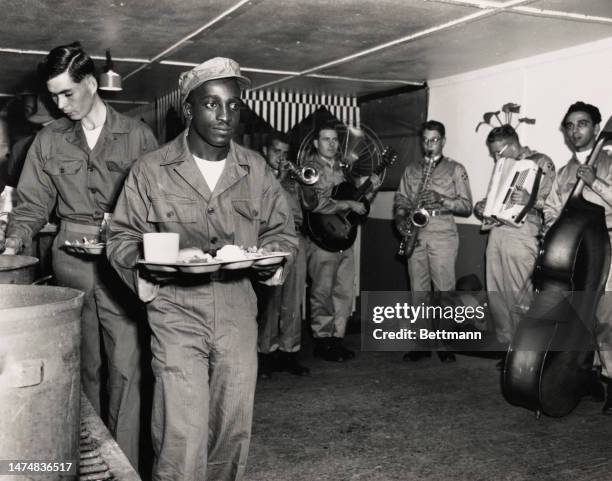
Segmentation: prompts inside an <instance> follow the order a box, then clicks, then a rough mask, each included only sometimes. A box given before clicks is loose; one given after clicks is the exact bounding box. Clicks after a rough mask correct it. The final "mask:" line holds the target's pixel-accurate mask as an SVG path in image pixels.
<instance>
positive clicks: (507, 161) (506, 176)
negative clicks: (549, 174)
mask: <svg viewBox="0 0 612 481" xmlns="http://www.w3.org/2000/svg"><path fill="white" fill-rule="evenodd" d="M541 177H542V169H540V168H539V167H538V165H537V164H536V163H535V162H534V161H533V160H527V159H526V160H516V159H511V158H507V157H502V158H500V159H498V160H497V162H495V167H494V168H493V174H492V175H491V180H490V181H489V188H488V190H487V200H486V203H485V208H484V211H483V221H482V230H489V229H491V228H492V227H494V226H495V225H500V224H505V225H509V226H512V227H520V226H521V225H522V224H523V223H524V222H525V219H526V217H527V214H528V212H529V211H530V210H531V208H532V207H533V206H534V204H535V201H536V198H537V195H538V188H539V186H540V179H541ZM518 189H524V190H526V191H527V192H529V200H528V201H527V204H526V205H522V204H515V203H513V202H512V200H511V198H512V193H513V192H514V191H516V190H518Z"/></svg>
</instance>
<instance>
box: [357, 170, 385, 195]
mask: <svg viewBox="0 0 612 481" xmlns="http://www.w3.org/2000/svg"><path fill="white" fill-rule="evenodd" d="M385 168H386V165H385V163H382V164H381V165H379V166H378V167H376V169H374V172H373V173H372V175H380V173H381V172H382V171H383V170H385ZM372 175H370V177H368V178H367V179H366V180H365V181H364V182H363V184H361V185H360V186H359V187H358V188H357V189H356V190H355V195H354V196H353V197H354V198H353V200H361V199H363V197H364V196H365V195H366V194H367V193H368V191H369V190H370V187H372Z"/></svg>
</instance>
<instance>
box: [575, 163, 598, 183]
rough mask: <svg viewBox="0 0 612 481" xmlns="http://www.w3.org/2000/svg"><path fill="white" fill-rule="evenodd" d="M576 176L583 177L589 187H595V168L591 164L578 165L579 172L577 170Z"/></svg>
mask: <svg viewBox="0 0 612 481" xmlns="http://www.w3.org/2000/svg"><path fill="white" fill-rule="evenodd" d="M576 177H578V178H579V179H582V180H583V181H584V183H585V184H586V185H588V186H589V187H593V182H595V178H596V177H595V169H594V168H593V167H592V166H590V165H581V166H580V167H578V172H576Z"/></svg>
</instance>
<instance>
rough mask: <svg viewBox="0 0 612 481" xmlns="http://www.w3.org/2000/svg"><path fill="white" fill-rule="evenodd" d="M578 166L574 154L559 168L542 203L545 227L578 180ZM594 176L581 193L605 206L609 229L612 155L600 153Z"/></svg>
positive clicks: (590, 200) (556, 215) (611, 210)
mask: <svg viewBox="0 0 612 481" xmlns="http://www.w3.org/2000/svg"><path fill="white" fill-rule="evenodd" d="M578 167H580V162H579V161H578V159H577V158H576V156H575V155H574V156H572V158H571V159H570V160H569V162H568V163H567V164H566V165H564V166H563V167H561V169H560V170H559V173H558V174H557V177H556V179H555V181H554V182H553V184H552V188H551V190H550V194H549V196H548V197H547V198H546V202H545V204H544V222H545V225H546V228H548V227H550V226H551V225H552V224H553V223H554V222H555V221H556V220H557V218H558V217H559V215H560V214H561V210H563V206H564V205H565V203H566V202H567V199H568V198H569V195H570V193H571V192H572V189H573V188H574V186H575V185H576V182H578V178H577V177H576V173H577V172H578ZM596 176H597V177H596V179H595V182H593V186H592V187H589V186H588V185H585V186H584V190H583V191H582V195H583V197H584V198H585V200H587V201H589V202H593V203H594V204H597V205H601V206H603V207H604V208H605V212H606V225H607V226H608V228H609V229H610V228H612V155H610V154H609V153H607V152H605V151H604V152H602V153H601V154H600V159H599V162H598V164H597V169H596Z"/></svg>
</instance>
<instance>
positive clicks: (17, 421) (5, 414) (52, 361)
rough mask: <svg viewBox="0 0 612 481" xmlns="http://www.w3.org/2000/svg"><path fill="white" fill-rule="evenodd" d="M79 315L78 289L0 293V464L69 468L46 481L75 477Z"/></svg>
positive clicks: (3, 288) (7, 288) (5, 289)
mask: <svg viewBox="0 0 612 481" xmlns="http://www.w3.org/2000/svg"><path fill="white" fill-rule="evenodd" d="M0 257H1V256H0ZM82 307H83V293H82V292H80V291H77V290H75V289H69V288H65V287H51V286H30V285H19V286H17V285H0V459H3V460H31V461H33V462H39V463H42V462H46V463H66V465H65V466H64V470H60V467H59V465H57V466H56V465H53V466H51V467H52V468H56V469H51V470H48V469H47V470H46V471H47V472H46V473H44V474H45V479H49V480H72V479H77V477H78V475H77V473H78V459H79V431H80V398H81V383H80V326H81V323H80V318H81V309H82ZM67 463H73V464H72V470H71V472H68V471H66V470H65V468H66V467H67ZM46 467H48V466H46ZM1 474H5V473H4V472H3V473H1ZM14 474H18V475H20V477H17V478H11V479H24V480H25V479H31V478H30V475H31V474H34V473H31V472H30V473H25V475H24V473H14ZM38 474H39V475H40V474H41V473H38ZM21 476H24V477H21Z"/></svg>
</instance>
